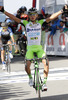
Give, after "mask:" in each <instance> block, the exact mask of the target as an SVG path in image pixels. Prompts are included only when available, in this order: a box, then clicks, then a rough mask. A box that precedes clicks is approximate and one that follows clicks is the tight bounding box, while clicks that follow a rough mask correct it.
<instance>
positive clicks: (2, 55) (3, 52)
mask: <svg viewBox="0 0 68 100" xmlns="http://www.w3.org/2000/svg"><path fill="white" fill-rule="evenodd" d="M4 54H5V51H4V49H2V50H1V61H2V63H3V62H4Z"/></svg>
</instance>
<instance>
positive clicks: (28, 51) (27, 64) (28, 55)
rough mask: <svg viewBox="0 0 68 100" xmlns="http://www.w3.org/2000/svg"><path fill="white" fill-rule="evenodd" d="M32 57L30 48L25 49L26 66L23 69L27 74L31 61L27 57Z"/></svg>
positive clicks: (29, 71)
mask: <svg viewBox="0 0 68 100" xmlns="http://www.w3.org/2000/svg"><path fill="white" fill-rule="evenodd" d="M32 58H33V52H32V51H31V50H27V52H26V59H27V61H26V67H25V70H26V72H27V74H28V75H30V74H31V70H30V65H31V61H29V60H28V59H32Z"/></svg>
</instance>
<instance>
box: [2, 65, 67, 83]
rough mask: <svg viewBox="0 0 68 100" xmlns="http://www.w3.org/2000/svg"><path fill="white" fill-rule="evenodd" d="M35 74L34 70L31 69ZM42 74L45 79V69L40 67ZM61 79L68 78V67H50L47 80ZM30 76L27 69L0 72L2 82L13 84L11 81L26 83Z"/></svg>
mask: <svg viewBox="0 0 68 100" xmlns="http://www.w3.org/2000/svg"><path fill="white" fill-rule="evenodd" d="M31 72H32V76H34V70H32V71H31ZM40 75H41V77H42V80H43V69H40ZM56 80H57V81H59V80H68V68H67V67H65V68H53V69H49V74H48V79H47V81H56ZM28 81H29V78H28V75H27V74H26V72H25V71H18V72H10V73H8V72H2V73H0V84H11V83H25V82H28Z"/></svg>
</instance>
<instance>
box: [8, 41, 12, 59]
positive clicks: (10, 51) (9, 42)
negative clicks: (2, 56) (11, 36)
mask: <svg viewBox="0 0 68 100" xmlns="http://www.w3.org/2000/svg"><path fill="white" fill-rule="evenodd" d="M7 44H12V42H11V40H8V42H7ZM9 53H10V58H11V59H12V58H13V55H12V45H9Z"/></svg>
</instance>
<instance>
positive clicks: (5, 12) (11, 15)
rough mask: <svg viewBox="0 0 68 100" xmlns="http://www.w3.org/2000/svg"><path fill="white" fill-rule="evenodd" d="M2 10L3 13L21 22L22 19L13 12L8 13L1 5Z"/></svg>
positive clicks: (0, 9)
mask: <svg viewBox="0 0 68 100" xmlns="http://www.w3.org/2000/svg"><path fill="white" fill-rule="evenodd" d="M0 11H1V12H2V13H4V14H5V15H7V16H8V17H9V18H11V19H13V20H14V21H16V22H17V23H20V22H21V20H20V19H19V18H17V17H16V16H14V15H13V14H10V13H8V12H7V11H5V10H4V7H3V6H0Z"/></svg>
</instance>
